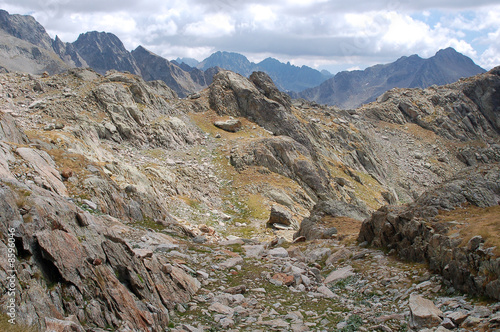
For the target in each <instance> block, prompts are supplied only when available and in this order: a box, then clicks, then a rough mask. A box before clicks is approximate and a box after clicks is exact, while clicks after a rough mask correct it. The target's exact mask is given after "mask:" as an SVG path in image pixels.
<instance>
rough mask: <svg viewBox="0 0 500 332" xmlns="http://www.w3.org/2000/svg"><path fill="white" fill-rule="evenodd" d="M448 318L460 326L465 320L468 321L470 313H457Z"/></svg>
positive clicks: (449, 315)
mask: <svg viewBox="0 0 500 332" xmlns="http://www.w3.org/2000/svg"><path fill="white" fill-rule="evenodd" d="M446 317H447V318H449V319H451V320H452V321H453V323H455V324H456V325H460V324H462V323H463V321H464V320H466V319H467V317H469V313H467V312H464V311H455V312H452V313H451V314H448V315H446Z"/></svg>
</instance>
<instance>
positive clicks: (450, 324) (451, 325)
mask: <svg viewBox="0 0 500 332" xmlns="http://www.w3.org/2000/svg"><path fill="white" fill-rule="evenodd" d="M441 326H442V327H445V328H447V329H448V330H452V329H454V328H456V327H457V326H456V325H455V324H454V323H453V322H452V321H451V319H449V318H448V317H446V318H445V319H443V321H442V322H441Z"/></svg>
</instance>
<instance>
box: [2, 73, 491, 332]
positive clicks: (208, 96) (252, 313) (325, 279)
mask: <svg viewBox="0 0 500 332" xmlns="http://www.w3.org/2000/svg"><path fill="white" fill-rule="evenodd" d="M0 82H1V90H0V109H1V112H0V196H2V198H1V199H0V227H1V234H2V242H0V251H1V252H2V254H1V255H0V257H1V259H2V264H1V269H0V275H1V278H0V282H1V283H2V287H3V288H4V289H7V288H8V283H9V279H7V276H8V275H9V270H10V269H9V267H8V266H9V265H8V261H7V257H8V252H9V239H8V237H9V236H10V235H9V234H12V235H11V236H10V238H12V239H13V240H12V241H13V243H14V246H15V249H16V262H15V265H16V271H17V272H16V274H15V289H16V292H15V300H14V302H15V304H16V322H17V323H18V324H19V326H33V327H34V328H36V329H40V330H55V331H69V330H71V331H106V330H117V331H165V330H171V331H202V330H205V331H209V330H228V331H229V330H234V331H242V330H247V331H258V330H262V331H268V330H283V331H292V330H293V331H309V330H311V331H331V330H339V331H355V330H359V331H373V330H381V331H404V330H407V331H410V330H414V331H416V330H423V329H425V328H429V329H431V330H436V329H437V330H439V331H446V330H448V329H451V330H452V329H456V328H458V330H461V331H489V330H492V329H494V328H498V326H499V323H500V317H499V315H500V313H499V312H498V311H499V309H500V305H499V304H498V302H495V301H498V299H499V297H498V294H499V293H498V290H499V285H498V275H499V274H500V271H499V265H498V262H499V258H498V250H497V249H496V248H495V247H496V246H497V241H498V234H499V229H498V225H499V221H498V215H499V210H498V205H499V202H500V188H499V186H498V184H499V179H498V174H499V170H500V168H499V164H498V163H499V162H500V141H499V134H500V111H499V105H500V95H499V93H498V91H500V90H499V89H500V68H496V69H493V70H492V71H490V72H488V73H485V74H481V75H478V76H476V77H473V78H468V79H464V80H461V81H459V82H457V83H454V84H450V85H446V86H440V87H431V88H428V89H425V90H420V89H393V90H390V91H388V92H386V93H385V94H383V95H382V96H381V97H380V98H379V99H378V101H377V102H374V103H371V104H368V105H365V106H363V107H361V108H359V109H356V110H350V111H346V110H340V109H338V108H335V107H327V106H320V105H317V104H315V103H310V102H307V101H305V100H291V99H290V97H288V96H287V95H285V94H283V93H281V92H280V91H279V90H278V89H277V88H276V87H275V86H274V84H273V82H272V80H271V79H270V78H269V77H268V76H267V75H266V74H264V73H260V72H255V73H253V74H252V75H251V76H250V78H248V79H247V78H244V77H242V76H240V75H238V74H235V73H233V72H230V71H220V72H219V73H217V74H216V75H215V76H214V78H213V82H212V83H211V85H210V86H209V87H208V88H207V89H204V90H202V91H200V92H199V93H197V94H193V95H190V96H189V97H188V98H185V99H180V98H178V97H177V95H176V93H175V92H173V90H172V89H170V88H169V87H168V86H167V85H166V84H165V83H164V82H162V81H150V82H146V81H144V80H143V79H142V78H140V77H138V76H135V75H132V74H129V73H120V72H116V71H109V72H107V73H106V74H105V75H100V74H98V73H96V72H94V71H92V70H89V69H71V70H69V71H67V72H65V73H62V74H58V75H54V76H49V75H42V76H36V75H28V74H19V73H8V74H2V75H0ZM388 204H390V205H389V206H386V205H388ZM363 220H364V221H363ZM360 230H361V232H360ZM12 241H11V242H12ZM379 248H383V250H380V249H379ZM401 258H404V259H406V260H408V261H404V260H401ZM462 292H465V293H462ZM468 294H469V295H468ZM473 296H474V297H473ZM480 297H481V298H480ZM480 299H482V300H480ZM8 301H10V299H9V294H8V293H3V294H2V297H1V302H2V304H7V303H8ZM3 307H6V306H3ZM6 317H7V318H8V317H9V316H6ZM7 318H6V319H7Z"/></svg>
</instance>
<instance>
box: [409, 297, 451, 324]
mask: <svg viewBox="0 0 500 332" xmlns="http://www.w3.org/2000/svg"><path fill="white" fill-rule="evenodd" d="M409 306H410V325H411V326H412V327H414V328H419V329H420V328H424V327H434V326H438V325H439V324H440V323H441V321H442V320H443V319H442V317H443V312H442V311H441V310H439V309H438V308H437V307H436V306H435V305H434V303H433V302H432V301H430V300H427V299H425V298H423V297H422V296H420V295H414V294H411V295H410V300H409Z"/></svg>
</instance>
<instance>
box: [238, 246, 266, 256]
mask: <svg viewBox="0 0 500 332" xmlns="http://www.w3.org/2000/svg"><path fill="white" fill-rule="evenodd" d="M243 249H245V254H246V256H247V257H260V256H262V254H263V253H264V251H265V247H264V246H263V245H260V244H257V245H244V246H243Z"/></svg>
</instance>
